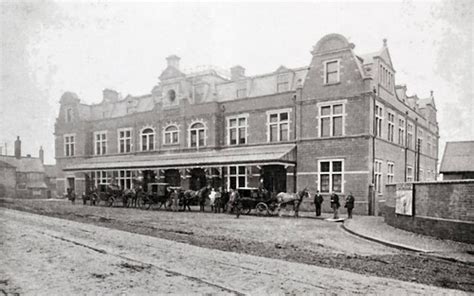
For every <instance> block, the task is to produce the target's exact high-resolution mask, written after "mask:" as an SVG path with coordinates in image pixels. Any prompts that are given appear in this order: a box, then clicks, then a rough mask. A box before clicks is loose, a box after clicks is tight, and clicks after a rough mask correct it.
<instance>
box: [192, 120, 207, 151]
mask: <svg viewBox="0 0 474 296" xmlns="http://www.w3.org/2000/svg"><path fill="white" fill-rule="evenodd" d="M189 146H190V147H202V146H206V128H205V126H204V124H202V123H201V122H196V123H194V124H193V125H191V127H190V128H189Z"/></svg>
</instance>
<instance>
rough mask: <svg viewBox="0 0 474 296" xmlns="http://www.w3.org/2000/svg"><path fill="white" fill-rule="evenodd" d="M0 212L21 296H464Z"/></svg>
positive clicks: (13, 286) (10, 286) (10, 283)
mask: <svg viewBox="0 0 474 296" xmlns="http://www.w3.org/2000/svg"><path fill="white" fill-rule="evenodd" d="M0 211H1V218H0V219H1V220H0V221H1V229H2V231H1V252H2V263H3V264H2V265H1V266H2V267H1V268H0V269H1V270H0V272H1V278H2V282H1V284H0V285H1V286H0V287H1V289H3V290H4V291H5V292H11V293H14V292H18V293H21V294H48V295H51V294H56V295H58V294H61V295H67V294H88V293H89V294H90V293H94V294H96V293H100V294H104V293H105V294H119V293H126V294H156V293H174V294H182V293H199V294H207V293H211V294H219V295H222V294H254V295H255V294H283V293H289V294H295V295H300V294H314V293H338V294H340V293H358V294H366V293H369V294H381V293H390V294H406V293H419V294H439V293H450V294H451V293H454V294H462V292H460V291H456V290H445V289H442V288H438V287H432V286H426V285H421V284H415V283H409V282H403V281H398V280H393V279H387V278H380V277H373V276H365V275H361V274H356V273H352V272H347V271H342V270H337V269H329V268H323V267H318V266H314V265H306V264H301V263H294V262H287V261H282V260H276V259H270V258H263V257H257V256H251V255H246V254H238V253H232V252H223V251H219V250H213V249H207V248H201V247H197V246H192V245H189V244H183V243H179V242H174V241H169V240H164V239H159V238H155V237H150V236H144V235H140V234H134V233H130V232H124V231H119V230H114V229H108V228H103V227H98V226H94V225H90V224H82V223H78V222H74V221H68V220H62V219H56V218H51V217H46V216H39V215H34V214H29V213H24V212H18V211H12V210H8V209H3V208H2V209H0Z"/></svg>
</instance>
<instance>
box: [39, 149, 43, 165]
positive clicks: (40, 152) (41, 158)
mask: <svg viewBox="0 0 474 296" xmlns="http://www.w3.org/2000/svg"><path fill="white" fill-rule="evenodd" d="M39 159H40V160H41V163H43V164H44V150H43V146H40V149H39Z"/></svg>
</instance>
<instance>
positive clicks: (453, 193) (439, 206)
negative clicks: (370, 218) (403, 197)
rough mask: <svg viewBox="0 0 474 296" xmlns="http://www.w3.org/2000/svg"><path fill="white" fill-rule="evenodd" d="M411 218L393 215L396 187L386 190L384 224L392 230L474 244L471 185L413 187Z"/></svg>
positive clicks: (446, 183) (448, 183) (473, 192)
mask: <svg viewBox="0 0 474 296" xmlns="http://www.w3.org/2000/svg"><path fill="white" fill-rule="evenodd" d="M413 187H414V189H413V192H414V193H413V194H414V197H413V202H414V206H415V213H414V216H404V215H399V214H396V213H395V204H396V201H395V200H396V185H387V186H386V197H387V198H386V203H385V209H384V216H385V222H386V223H387V224H389V225H392V226H394V227H398V228H401V229H405V230H409V231H413V232H416V233H421V234H426V235H431V236H435V237H439V238H444V239H452V240H457V241H464V242H469V243H474V199H473V198H472V197H473V196H474V181H472V180H470V181H440V182H419V183H414V184H413Z"/></svg>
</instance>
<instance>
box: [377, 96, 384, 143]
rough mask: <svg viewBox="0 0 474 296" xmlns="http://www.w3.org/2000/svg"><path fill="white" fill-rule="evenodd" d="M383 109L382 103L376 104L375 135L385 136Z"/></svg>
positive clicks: (378, 136)
mask: <svg viewBox="0 0 474 296" xmlns="http://www.w3.org/2000/svg"><path fill="white" fill-rule="evenodd" d="M383 109H384V107H383V106H382V105H380V104H375V137H376V138H381V139H382V138H383V118H384V117H383V115H384V114H383Z"/></svg>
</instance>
